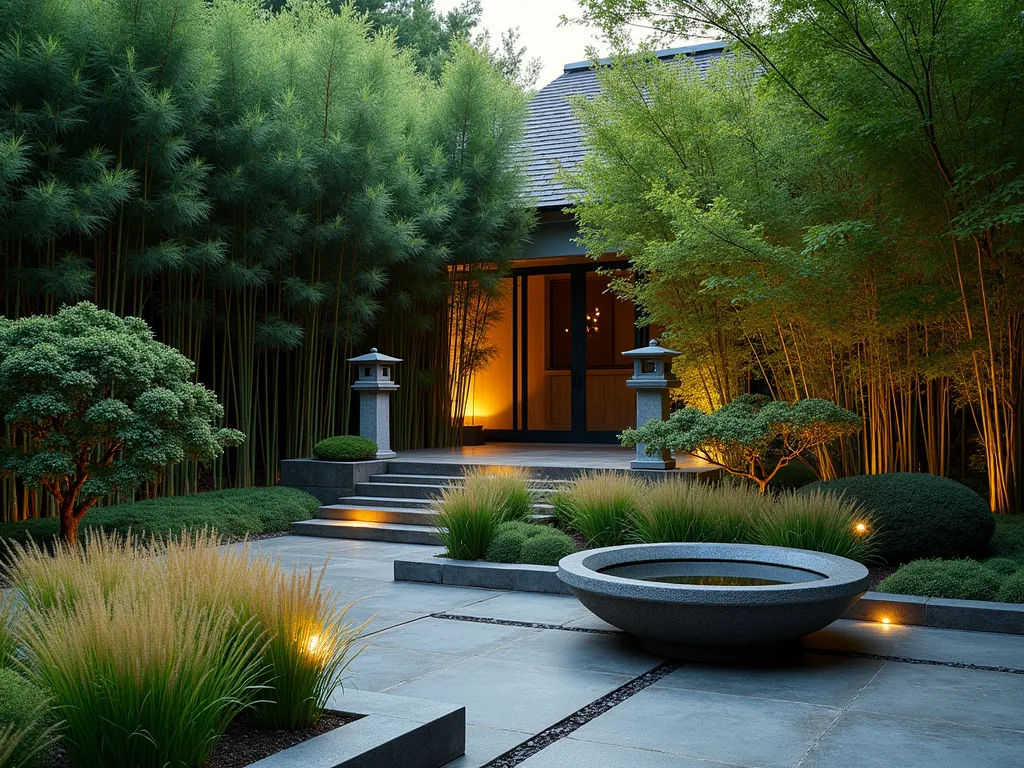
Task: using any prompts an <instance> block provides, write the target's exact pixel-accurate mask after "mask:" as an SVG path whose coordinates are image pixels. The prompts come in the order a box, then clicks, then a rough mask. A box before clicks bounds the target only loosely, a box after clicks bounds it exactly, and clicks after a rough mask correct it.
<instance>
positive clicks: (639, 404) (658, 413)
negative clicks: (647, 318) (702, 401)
mask: <svg viewBox="0 0 1024 768" xmlns="http://www.w3.org/2000/svg"><path fill="white" fill-rule="evenodd" d="M622 354H624V355H625V356H626V357H631V358H633V378H631V379H629V380H627V381H626V386H627V387H629V388H630V389H635V390H636V425H637V427H642V426H643V425H644V424H646V423H647V422H649V421H650V420H651V419H660V420H664V419H667V418H668V413H669V390H670V389H672V387H678V386H679V379H677V378H675V376H673V375H672V358H673V357H678V356H679V354H680V353H679V352H676V351H675V350H672V349H665V348H664V347H661V346H659V345H658V340H657V339H651V343H650V344H649V345H648V346H646V347H640V348H639V349H631V350H629V351H628V352H623V353H622ZM646 450H647V445H646V444H645V443H637V446H636V458H635V459H634V460H633V461H631V462H630V464H629V466H630V468H631V469H675V466H676V461H675V459H673V458H672V452H671V451H667V450H665V451H662V452H661V455H660V456H648V455H647V453H646Z"/></svg>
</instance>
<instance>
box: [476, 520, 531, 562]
mask: <svg viewBox="0 0 1024 768" xmlns="http://www.w3.org/2000/svg"><path fill="white" fill-rule="evenodd" d="M525 543H526V534H524V533H523V532H522V531H520V530H517V529H514V528H513V529H508V530H504V531H502V530H500V529H499V530H498V531H497V532H496V533H495V534H494V537H493V538H492V539H491V543H490V545H489V546H488V547H487V554H486V555H485V556H484V559H485V560H487V561H488V562H490V563H518V562H519V556H520V554H521V553H522V551H523V544H525Z"/></svg>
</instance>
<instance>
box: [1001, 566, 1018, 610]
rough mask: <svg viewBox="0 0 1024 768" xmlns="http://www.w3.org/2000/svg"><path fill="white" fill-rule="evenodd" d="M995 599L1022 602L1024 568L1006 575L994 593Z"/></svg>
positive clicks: (1002, 601) (1006, 601) (1005, 601)
mask: <svg viewBox="0 0 1024 768" xmlns="http://www.w3.org/2000/svg"><path fill="white" fill-rule="evenodd" d="M996 600H998V601H999V602H1001V603H1024V568H1021V569H1020V570H1018V571H1017V572H1016V573H1014V574H1011V575H1010V576H1007V577H1006V581H1004V582H1003V586H1001V587H1000V588H999V591H998V592H997V593H996Z"/></svg>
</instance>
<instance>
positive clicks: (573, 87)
mask: <svg viewBox="0 0 1024 768" xmlns="http://www.w3.org/2000/svg"><path fill="white" fill-rule="evenodd" d="M724 49H725V44H724V43H719V42H715V43H700V44H698V45H687V46H684V47H682V48H670V49H668V50H665V51H658V58H660V59H662V60H664V61H669V60H671V59H674V58H675V57H676V56H687V57H690V58H691V59H692V61H693V62H694V63H695V64H696V65H697V66H698V68H700V69H701V70H703V69H706V68H707V66H708V65H709V64H710V63H711V62H712V61H713V60H714V59H716V58H718V57H719V56H721V55H722V52H723V51H724ZM609 63H610V60H608V59H602V60H601V61H600V62H599V64H601V65H607V64H609ZM600 90H601V89H600V87H599V86H598V84H597V77H596V76H595V74H594V70H593V64H592V62H589V61H579V62H575V63H573V64H566V65H565V71H564V72H563V74H562V75H561V77H559V78H557V79H556V80H554V81H553V82H551V83H549V84H548V85H546V86H544V87H543V88H541V89H540V90H539V91H538V92H537V94H536V95H535V96H534V97H533V100H532V101H531V102H530V114H529V117H528V118H527V120H526V139H525V146H526V149H527V151H528V153H529V154H528V157H527V164H526V176H527V182H526V191H527V194H528V195H529V196H530V197H532V198H534V199H535V200H536V202H537V207H538V208H539V209H541V210H552V209H559V208H564V207H565V206H567V205H568V204H569V196H568V190H566V189H565V187H563V186H562V185H561V184H559V183H558V182H557V181H555V179H554V177H555V173H556V172H557V171H558V168H559V167H560V166H561V167H568V168H571V167H573V166H576V165H579V163H580V162H581V161H582V160H583V155H584V152H585V149H584V146H583V131H582V130H581V129H580V124H579V122H577V120H576V118H575V117H574V116H573V114H572V107H571V106H570V105H569V99H570V98H571V97H572V96H576V95H578V94H584V95H585V96H587V97H588V98H589V97H591V96H595V95H596V94H597V93H598V92H599V91H600Z"/></svg>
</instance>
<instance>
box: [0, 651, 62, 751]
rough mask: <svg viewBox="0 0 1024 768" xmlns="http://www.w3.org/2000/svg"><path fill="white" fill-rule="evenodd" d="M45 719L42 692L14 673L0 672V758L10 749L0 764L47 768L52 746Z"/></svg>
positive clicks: (2, 670)
mask: <svg viewBox="0 0 1024 768" xmlns="http://www.w3.org/2000/svg"><path fill="white" fill-rule="evenodd" d="M47 717H48V715H47V710H46V697H45V696H44V695H43V692H42V691H40V690H39V689H38V688H37V687H36V686H34V685H32V683H30V682H29V681H28V680H26V679H25V678H23V677H21V675H19V674H18V673H17V672H15V671H14V670H11V669H0V755H2V754H3V753H4V752H6V751H7V750H8V749H10V750H11V754H10V756H9V757H8V758H7V760H5V761H3V765H5V766H7V765H11V766H18V767H19V768H21V767H22V766H23V767H24V768H43V766H46V765H49V763H50V753H51V752H52V749H51V747H52V743H51V737H50V736H49V734H48V732H47V729H48V727H49V722H48V721H47ZM8 728H10V729H11V730H10V731H9V732H7V729H8Z"/></svg>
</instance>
